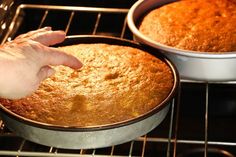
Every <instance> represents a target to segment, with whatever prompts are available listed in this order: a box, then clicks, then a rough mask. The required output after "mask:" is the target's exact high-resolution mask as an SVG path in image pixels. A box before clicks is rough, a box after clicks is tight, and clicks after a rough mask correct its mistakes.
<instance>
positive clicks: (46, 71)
mask: <svg viewBox="0 0 236 157" xmlns="http://www.w3.org/2000/svg"><path fill="white" fill-rule="evenodd" d="M54 73H55V70H54V69H52V68H51V67H50V66H43V67H42V68H41V69H40V70H39V72H38V74H37V78H38V81H39V82H41V81H43V80H44V79H46V78H48V77H50V76H51V75H53V74H54Z"/></svg>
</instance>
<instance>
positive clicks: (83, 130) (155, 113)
mask: <svg viewBox="0 0 236 157" xmlns="http://www.w3.org/2000/svg"><path fill="white" fill-rule="evenodd" d="M79 43H107V44H116V45H125V46H131V47H135V48H139V49H142V50H145V51H146V52H150V53H152V54H153V52H154V53H156V52H155V51H152V48H151V49H147V48H145V49H144V48H143V47H141V46H140V45H139V44H137V43H135V42H132V41H129V40H124V39H120V38H114V37H104V36H71V37H68V38H67V39H66V40H65V42H64V43H63V45H60V46H65V45H72V44H79ZM155 56H156V57H158V58H159V59H161V60H163V61H164V62H166V64H167V65H168V66H169V67H170V68H171V70H172V72H173V77H174V83H173V87H172V89H171V91H170V93H169V95H168V96H167V97H166V98H165V99H164V100H163V101H162V102H161V103H160V104H157V106H156V107H155V108H154V109H152V110H150V111H149V112H147V113H145V114H143V115H140V116H139V117H137V118H134V119H130V120H127V121H123V122H118V123H112V124H107V125H101V126H91V127H68V126H58V125H57V126H55V125H50V124H45V123H41V122H37V121H33V120H30V119H27V118H24V117H22V116H19V115H17V114H15V113H13V112H11V111H10V110H8V109H7V108H5V107H4V106H3V105H1V104H0V106H1V107H0V108H1V110H0V114H1V117H2V120H3V121H4V123H5V125H6V126H7V127H8V128H9V129H10V130H11V131H12V132H14V133H16V134H17V135H19V136H21V137H23V138H25V139H27V140H29V141H32V142H35V143H38V144H42V145H46V146H52V147H57V148H67V149H92V148H102V147H108V146H112V145H117V144H121V143H125V142H128V141H131V140H133V139H135V138H137V137H139V136H142V135H144V134H146V133H147V132H149V131H151V130H152V129H154V128H155V127H157V126H158V125H159V124H160V123H161V122H162V121H163V119H164V118H165V117H166V115H167V113H168V110H169V107H170V102H171V101H172V99H173V98H174V96H175V94H176V92H177V89H178V87H179V77H178V72H177V70H176V68H175V67H174V66H173V64H172V63H171V62H170V61H169V60H168V59H166V57H164V56H163V55H162V54H159V53H156V55H155Z"/></svg>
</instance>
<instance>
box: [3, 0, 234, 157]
mask: <svg viewBox="0 0 236 157" xmlns="http://www.w3.org/2000/svg"><path fill="white" fill-rule="evenodd" d="M134 2H135V0H74V1H62V0H61V1H60V0H58V1H37V2H34V1H32V0H31V1H30V0H25V1H15V3H14V4H13V5H12V6H11V7H10V12H8V13H7V16H6V17H7V18H4V20H3V21H5V26H6V28H5V29H3V30H2V31H1V37H0V41H1V42H4V41H6V40H9V39H14V37H15V36H17V35H19V34H22V33H25V32H28V31H30V30H34V29H38V28H41V27H44V26H52V28H53V29H54V30H57V29H61V30H65V31H66V32H67V35H78V34H88V35H106V36H115V37H120V38H126V39H130V40H132V33H131V32H130V30H129V28H128V27H127V23H126V14H127V12H128V9H129V8H130V7H131V6H132V4H133V3H134ZM29 4H30V5H29ZM46 5H50V6H46ZM61 6H63V7H61ZM64 6H71V7H67V9H65V8H64ZM17 9H18V10H17ZM16 10H17V11H18V12H16ZM15 15H16V16H15ZM14 17H15V19H14ZM12 21H13V22H14V27H12V29H11V28H10V26H9V25H10V23H11V22H12ZM3 24H4V23H3V22H1V27H2V28H4V27H3V26H2V25H3ZM235 83H236V82H216V83H209V82H195V81H191V80H181V89H180V91H179V93H178V95H177V96H176V98H175V100H174V101H173V102H172V104H171V110H170V111H169V113H168V116H167V117H166V119H165V120H164V121H163V122H162V123H161V125H159V126H158V127H157V128H156V129H154V130H153V131H151V132H150V133H148V134H147V135H144V136H142V137H139V138H137V139H135V140H133V141H131V142H128V143H124V144H121V145H117V146H112V147H108V148H102V149H92V150H67V149H57V148H53V147H46V146H42V145H38V144H35V143H32V142H30V141H26V140H24V139H22V138H20V137H18V136H16V135H15V134H14V133H11V132H10V131H9V130H8V129H7V127H5V126H4V123H3V122H2V121H1V122H0V126H1V128H0V155H2V156H68V157H70V156H88V155H89V156H146V157H152V156H153V157H156V156H177V157H183V156H191V157H195V156H211V157H218V156H219V157H221V156H231V157H232V156H234V155H236V134H235V132H236V127H235V126H236V122H235V119H236V85H235ZM134 131H135V130H134Z"/></svg>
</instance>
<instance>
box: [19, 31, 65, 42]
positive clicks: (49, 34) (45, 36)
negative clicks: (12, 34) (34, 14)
mask: <svg viewBox="0 0 236 157" xmlns="http://www.w3.org/2000/svg"><path fill="white" fill-rule="evenodd" d="M65 37H66V33H65V32H64V31H52V30H51V27H44V28H41V29H38V30H35V31H30V32H28V33H26V34H22V35H20V36H18V37H17V38H16V39H15V42H16V43H17V42H18V41H19V42H20V41H22V40H29V39H30V40H33V41H37V42H39V43H41V44H43V45H45V46H50V45H54V44H58V43H60V42H62V41H64V40H65Z"/></svg>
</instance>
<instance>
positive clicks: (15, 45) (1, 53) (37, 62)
mask: <svg viewBox="0 0 236 157" xmlns="http://www.w3.org/2000/svg"><path fill="white" fill-rule="evenodd" d="M64 39H65V33H64V32H63V31H52V30H51V28H50V27H45V28H42V29H39V30H35V31H31V32H28V33H26V34H22V35H20V36H18V37H17V38H15V39H14V40H13V41H11V42H7V43H5V44H3V45H2V46H0V97H1V98H8V99H19V98H22V97H25V96H27V95H29V94H31V93H32V92H34V91H35V90H36V89H37V88H38V87H39V85H40V82H41V81H42V80H44V79H46V78H47V77H49V76H51V75H52V74H54V72H55V71H54V70H53V69H52V68H51V67H50V65H65V66H69V67H71V68H74V69H78V68H81V67H82V63H81V62H80V61H79V60H78V59H77V58H75V57H74V56H71V55H69V54H66V53H64V52H63V51H60V50H58V49H56V48H52V47H48V46H50V45H54V44H57V43H60V42H62V41H63V40H64Z"/></svg>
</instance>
